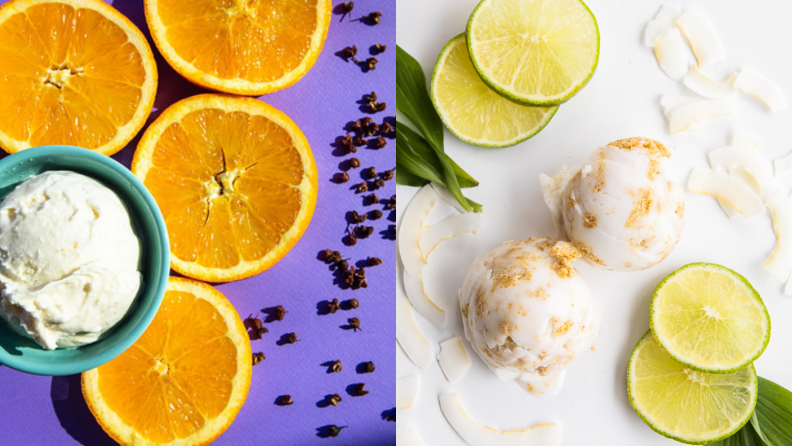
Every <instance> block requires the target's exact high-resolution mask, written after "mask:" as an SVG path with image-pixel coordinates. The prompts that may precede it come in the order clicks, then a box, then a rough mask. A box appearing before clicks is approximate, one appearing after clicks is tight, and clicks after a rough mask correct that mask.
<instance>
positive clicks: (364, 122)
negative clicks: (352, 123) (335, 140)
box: [360, 116, 374, 127]
mask: <svg viewBox="0 0 792 446" xmlns="http://www.w3.org/2000/svg"><path fill="white" fill-rule="evenodd" d="M373 122H374V120H373V119H371V117H370V116H364V117H362V118H360V124H361V125H362V126H363V127H368V126H369V125H371V124H372V123H373Z"/></svg>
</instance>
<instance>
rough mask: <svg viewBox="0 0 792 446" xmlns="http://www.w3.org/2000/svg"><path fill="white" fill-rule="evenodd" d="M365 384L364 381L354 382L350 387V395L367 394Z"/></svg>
mask: <svg viewBox="0 0 792 446" xmlns="http://www.w3.org/2000/svg"><path fill="white" fill-rule="evenodd" d="M365 387H366V385H365V384H364V383H359V384H355V386H354V387H352V395H353V396H365V395H368V393H369V391H368V390H366V389H365Z"/></svg>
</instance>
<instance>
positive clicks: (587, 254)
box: [575, 242, 605, 266]
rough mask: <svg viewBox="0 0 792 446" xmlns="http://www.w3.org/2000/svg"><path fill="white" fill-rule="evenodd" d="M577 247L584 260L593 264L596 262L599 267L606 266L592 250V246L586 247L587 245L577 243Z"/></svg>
mask: <svg viewBox="0 0 792 446" xmlns="http://www.w3.org/2000/svg"><path fill="white" fill-rule="evenodd" d="M575 247H576V248H577V250H578V251H580V253H581V254H582V255H583V258H585V259H587V260H589V261H591V262H594V263H596V264H597V265H600V266H605V262H603V261H602V260H600V259H599V258H598V257H597V256H595V255H594V251H593V250H592V249H591V247H590V246H588V245H586V244H585V243H580V242H577V243H575Z"/></svg>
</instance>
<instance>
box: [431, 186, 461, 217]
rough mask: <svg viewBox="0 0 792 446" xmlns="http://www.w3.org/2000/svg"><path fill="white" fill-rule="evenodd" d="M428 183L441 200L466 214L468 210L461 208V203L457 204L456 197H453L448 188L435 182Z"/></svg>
mask: <svg viewBox="0 0 792 446" xmlns="http://www.w3.org/2000/svg"><path fill="white" fill-rule="evenodd" d="M429 184H430V185H431V186H432V189H434V191H435V193H437V195H438V196H439V197H440V199H441V200H443V201H445V202H446V203H448V204H449V205H450V206H452V207H453V208H454V209H456V210H458V211H459V212H461V213H463V214H467V212H468V211H467V210H465V208H463V207H462V205H461V204H459V202H458V201H457V199H456V198H454V196H453V195H451V192H450V191H449V190H448V189H446V188H445V187H443V186H441V185H439V184H437V183H429Z"/></svg>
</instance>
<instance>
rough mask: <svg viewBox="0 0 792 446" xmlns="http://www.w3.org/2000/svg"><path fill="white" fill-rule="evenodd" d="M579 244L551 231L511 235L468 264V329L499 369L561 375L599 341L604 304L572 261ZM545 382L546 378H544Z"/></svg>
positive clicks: (527, 375)
mask: <svg viewBox="0 0 792 446" xmlns="http://www.w3.org/2000/svg"><path fill="white" fill-rule="evenodd" d="M580 256H581V253H580V252H579V251H578V250H577V249H575V247H574V246H572V244H570V243H568V242H564V241H556V240H553V239H549V238H531V239H528V240H525V241H518V242H515V241H508V242H505V243H503V244H501V245H500V246H498V247H497V248H495V249H494V250H493V251H492V252H490V253H488V254H486V255H484V256H482V257H479V258H478V259H476V261H474V262H473V264H472V265H471V266H470V269H468V272H467V275H466V276H465V281H464V283H463V285H462V289H461V290H460V292H459V304H460V306H461V311H462V320H463V324H464V328H465V336H466V337H467V338H468V340H469V341H470V342H471V344H472V345H473V349H474V350H475V351H476V353H478V355H479V356H481V359H482V360H484V362H485V363H486V364H487V365H488V366H489V367H490V369H492V371H493V372H495V374H496V375H497V376H498V377H499V378H501V379H503V380H510V379H519V380H522V381H523V382H524V383H525V384H526V385H527V386H528V388H527V389H526V390H530V391H534V392H535V393H539V394H541V393H543V389H535V388H531V386H533V387H537V386H538V384H536V382H537V378H540V377H543V376H551V375H554V374H562V373H563V372H564V370H565V369H566V367H567V366H568V365H569V363H570V362H571V361H572V360H573V359H575V358H576V357H577V356H579V355H580V354H581V353H584V352H586V351H588V350H591V349H593V348H594V340H595V339H596V338H597V335H598V334H599V329H600V327H599V325H600V303H599V299H598V298H597V296H596V295H595V294H594V293H593V292H592V291H591V289H590V288H589V287H588V285H586V282H585V281H584V280H583V278H582V277H581V276H580V274H579V273H578V272H577V270H575V268H574V267H573V266H572V263H573V262H574V261H575V260H576V259H578V258H579V257H580ZM540 381H541V380H540Z"/></svg>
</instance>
